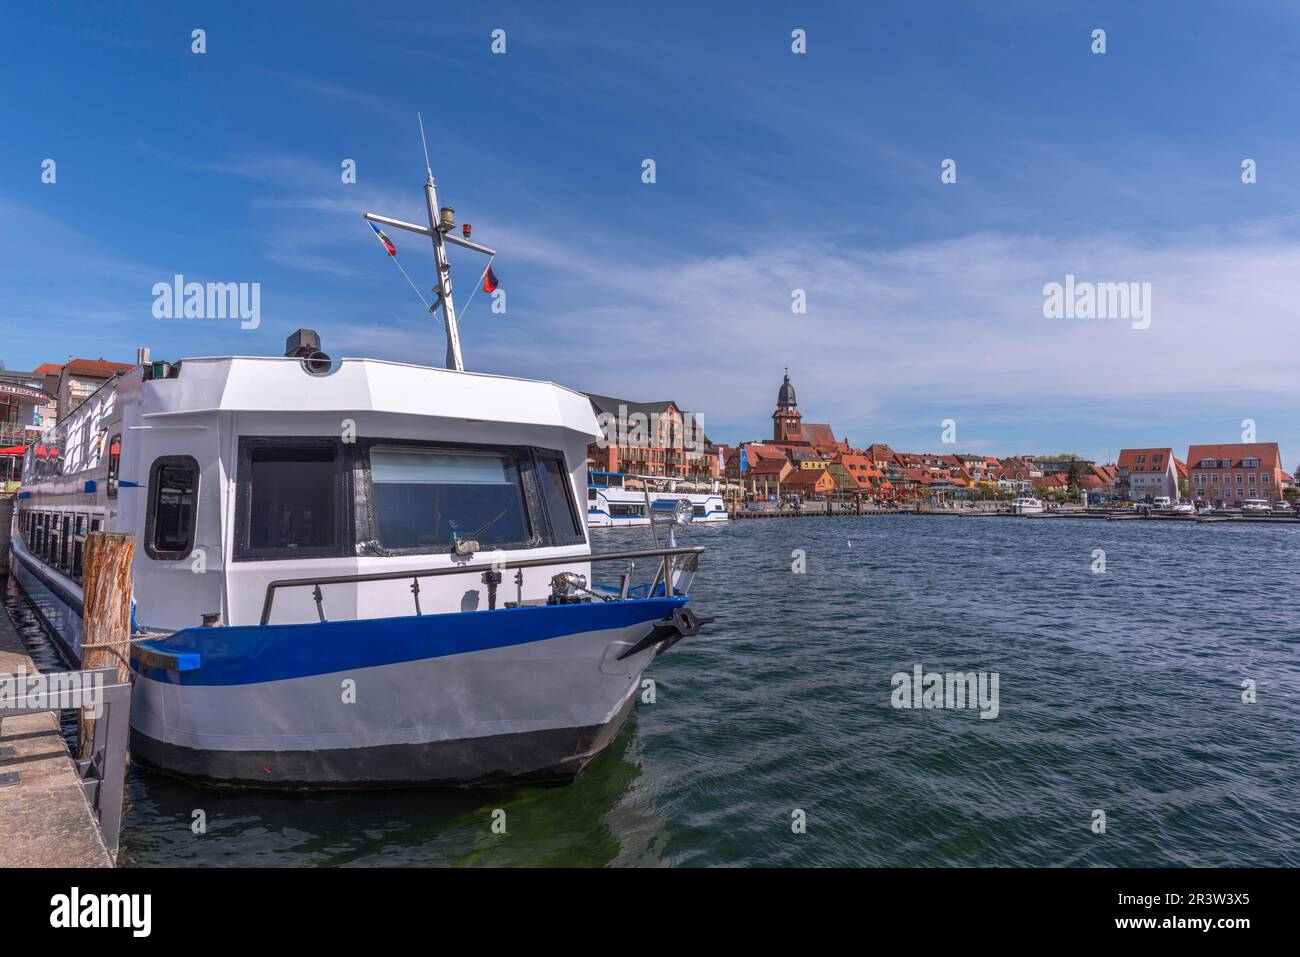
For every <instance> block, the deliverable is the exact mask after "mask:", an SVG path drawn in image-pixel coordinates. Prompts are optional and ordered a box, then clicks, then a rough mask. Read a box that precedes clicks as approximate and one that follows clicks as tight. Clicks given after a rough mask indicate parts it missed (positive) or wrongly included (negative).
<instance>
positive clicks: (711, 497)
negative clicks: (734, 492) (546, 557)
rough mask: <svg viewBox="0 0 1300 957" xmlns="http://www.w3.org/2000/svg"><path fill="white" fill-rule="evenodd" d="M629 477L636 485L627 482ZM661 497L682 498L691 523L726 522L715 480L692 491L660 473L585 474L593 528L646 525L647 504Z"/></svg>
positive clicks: (648, 519)
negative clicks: (706, 488) (697, 490)
mask: <svg viewBox="0 0 1300 957" xmlns="http://www.w3.org/2000/svg"><path fill="white" fill-rule="evenodd" d="M628 479H631V480H632V482H633V483H634V484H635V486H637V487H633V486H632V485H629V484H628ZM664 501H667V502H670V503H676V502H684V503H685V504H686V505H687V506H688V507H689V509H690V512H689V514H690V521H691V522H693V523H702V522H725V521H727V518H728V515H727V508H726V505H725V503H724V502H723V499H722V491H721V490H720V488H719V484H718V482H716V481H714V482H713V483H712V487H711V488H710V489H709V490H708V491H705V492H695V491H688V490H686V489H682V488H679V483H678V482H676V481H674V480H672V479H666V478H663V477H656V476H649V475H629V474H625V473H622V472H597V471H593V472H590V473H588V475H587V524H588V525H590V526H592V527H593V528H606V527H620V526H625V525H649V524H650V511H649V507H650V505H651V504H652V503H655V502H664Z"/></svg>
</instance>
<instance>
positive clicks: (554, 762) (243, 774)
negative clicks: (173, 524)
mask: <svg viewBox="0 0 1300 957" xmlns="http://www.w3.org/2000/svg"><path fill="white" fill-rule="evenodd" d="M635 700H636V698H635V695H633V696H631V697H629V698H628V700H627V703H626V704H624V705H623V707H622V708H621V709H620V710H619V712H618V714H616V715H615V716H614V718H613V719H612V720H611V721H609V722H608V723H607V724H603V725H590V726H587V727H583V728H557V729H554V730H549V731H528V732H520V733H513V734H498V735H491V736H488V737H482V738H461V739H457V740H453V741H436V742H431V743H427V744H390V745H382V746H380V747H374V748H347V749H339V750H328V751H205V750H198V749H195V748H185V747H180V746H178V745H173V744H164V743H163V742H161V741H157V740H155V739H153V738H150V737H146V736H145V735H143V734H140V733H139V732H137V731H136V730H134V729H132V731H131V758H132V760H134V761H135V762H136V763H138V764H140V765H142V766H144V767H147V768H151V769H153V770H155V771H160V772H162V773H163V774H168V775H171V776H172V777H177V778H181V779H183V780H186V781H190V782H193V783H196V784H205V785H212V786H219V787H240V788H260V789H267V790H312V791H316V790H364V789H371V788H422V787H462V788H471V787H513V786H516V785H540V786H557V785H563V784H569V783H571V782H572V781H573V779H574V778H576V777H577V776H578V774H579V773H580V772H581V771H582V769H583V768H585V767H586V766H587V765H588V764H589V763H591V761H592V759H593V758H595V757H596V755H598V754H599V753H600V752H601V751H602V750H604V749H605V747H607V746H608V745H609V743H610V742H611V741H613V740H614V738H615V737H616V736H617V735H618V732H619V730H620V729H621V728H622V727H623V724H624V722H625V721H626V720H627V716H628V714H629V713H630V712H631V710H632V706H633V704H634V703H635Z"/></svg>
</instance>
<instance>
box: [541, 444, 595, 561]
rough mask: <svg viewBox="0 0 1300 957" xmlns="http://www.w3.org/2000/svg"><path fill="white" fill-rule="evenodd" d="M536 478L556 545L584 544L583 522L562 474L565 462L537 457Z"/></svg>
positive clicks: (569, 483) (550, 455)
mask: <svg viewBox="0 0 1300 957" xmlns="http://www.w3.org/2000/svg"><path fill="white" fill-rule="evenodd" d="M537 477H538V483H539V484H540V485H541V488H542V501H544V502H545V503H546V515H547V518H549V519H550V524H551V534H552V535H553V536H554V539H555V544H556V545H573V544H577V543H579V542H585V541H586V537H585V536H584V535H583V531H582V522H581V521H580V520H579V518H578V510H577V509H576V508H574V505H573V492H572V488H573V483H572V481H570V478H569V473H568V472H566V471H565V470H564V458H563V457H562V456H560V455H557V454H555V453H548V452H538V453H537Z"/></svg>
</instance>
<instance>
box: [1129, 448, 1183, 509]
mask: <svg viewBox="0 0 1300 957" xmlns="http://www.w3.org/2000/svg"><path fill="white" fill-rule="evenodd" d="M1116 473H1117V477H1118V488H1119V491H1120V492H1122V493H1123V494H1124V495H1125V497H1126V498H1129V499H1131V500H1132V501H1134V502H1150V501H1151V500H1152V499H1154V498H1159V497H1160V496H1165V497H1167V498H1170V499H1173V500H1175V501H1177V499H1178V497H1179V496H1178V461H1177V459H1176V458H1175V457H1174V453H1173V449H1171V448H1151V449H1122V450H1121V451H1120V453H1119V463H1118V465H1117V468H1116Z"/></svg>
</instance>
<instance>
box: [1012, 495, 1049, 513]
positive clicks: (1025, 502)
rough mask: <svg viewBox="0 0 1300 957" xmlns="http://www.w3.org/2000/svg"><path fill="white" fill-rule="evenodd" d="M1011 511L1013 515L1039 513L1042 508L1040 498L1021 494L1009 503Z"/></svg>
mask: <svg viewBox="0 0 1300 957" xmlns="http://www.w3.org/2000/svg"><path fill="white" fill-rule="evenodd" d="M1011 511H1012V513H1013V514H1015V515H1041V514H1042V513H1043V511H1044V508H1043V503H1042V501H1041V500H1040V499H1036V498H1034V497H1033V496H1032V495H1021V496H1020V497H1019V498H1017V499H1016V500H1015V501H1013V502H1012V503H1011Z"/></svg>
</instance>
